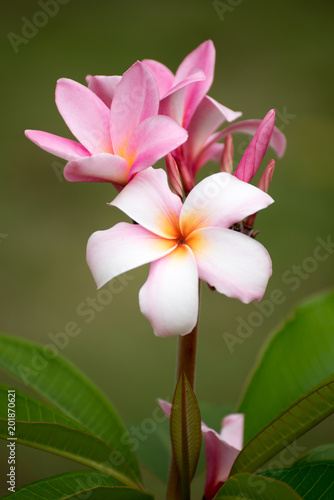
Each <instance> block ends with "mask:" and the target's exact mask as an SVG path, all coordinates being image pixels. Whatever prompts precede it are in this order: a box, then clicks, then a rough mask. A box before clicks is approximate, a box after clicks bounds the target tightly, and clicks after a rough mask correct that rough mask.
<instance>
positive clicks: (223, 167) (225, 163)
mask: <svg viewBox="0 0 334 500" xmlns="http://www.w3.org/2000/svg"><path fill="white" fill-rule="evenodd" d="M220 171H221V172H227V173H228V174H232V171H233V139H232V136H231V134H228V135H227V136H226V139H225V145H224V149H223V154H222V159H221V163H220Z"/></svg>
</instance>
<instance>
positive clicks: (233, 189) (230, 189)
mask: <svg viewBox="0 0 334 500" xmlns="http://www.w3.org/2000/svg"><path fill="white" fill-rule="evenodd" d="M273 201H274V200H273V199H272V198H271V197H270V196H269V195H268V194H266V193H264V192H263V191H261V190H260V189H258V188H256V187H255V186H252V185H251V184H248V183H246V182H242V181H240V180H239V179H237V178H236V177H234V176H233V175H231V174H228V173H226V172H221V173H218V174H213V175H210V176H209V177H206V178H205V179H204V180H203V181H201V182H200V183H199V184H197V185H196V186H195V187H194V189H193V190H192V191H191V192H190V193H189V195H188V197H187V199H186V201H185V202H184V205H183V208H182V211H181V216H180V226H181V229H182V232H183V234H186V235H188V234H190V233H191V231H194V230H195V229H198V228H200V227H209V226H210V227H217V226H218V227H225V228H228V227H230V226H231V225H232V224H234V223H235V222H240V221H242V220H243V219H244V218H245V217H246V216H247V215H250V214H253V213H255V212H257V211H258V210H262V209H263V208H266V207H267V206H268V205H270V204H271V203H273Z"/></svg>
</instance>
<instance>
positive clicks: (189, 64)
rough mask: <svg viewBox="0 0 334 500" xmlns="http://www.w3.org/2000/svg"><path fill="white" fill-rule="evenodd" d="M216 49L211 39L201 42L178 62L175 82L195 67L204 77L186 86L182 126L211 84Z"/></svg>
mask: <svg viewBox="0 0 334 500" xmlns="http://www.w3.org/2000/svg"><path fill="white" fill-rule="evenodd" d="M215 57H216V51H215V47H214V45H213V43H212V41H211V40H208V41H206V42H204V43H202V44H201V45H200V46H199V47H197V48H196V49H195V50H193V51H192V52H191V53H190V54H189V55H188V56H187V57H186V58H185V59H184V60H183V61H182V63H181V64H180V66H179V68H178V70H177V72H176V75H175V82H174V83H175V84H177V83H179V82H181V81H182V80H184V79H185V78H187V77H188V76H189V75H190V74H191V73H192V72H193V71H194V70H195V69H196V70H198V69H201V70H202V71H203V72H204V74H205V76H206V79H205V80H204V81H203V82H196V83H192V84H190V85H188V86H187V87H186V95H185V108H184V109H185V112H184V122H183V125H184V127H186V128H187V126H188V124H189V122H190V119H191V117H192V115H193V114H194V111H195V109H196V108H197V106H198V105H199V103H200V102H201V100H202V99H203V97H204V96H205V94H206V93H207V92H208V90H209V88H210V87H211V85H212V81H213V74H214V67H215Z"/></svg>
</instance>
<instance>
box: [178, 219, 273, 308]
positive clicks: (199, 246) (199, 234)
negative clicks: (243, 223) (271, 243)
mask: <svg viewBox="0 0 334 500" xmlns="http://www.w3.org/2000/svg"><path fill="white" fill-rule="evenodd" d="M186 243H187V245H188V246H189V247H190V248H191V250H192V252H193V254H194V256H195V259H196V262H197V266H198V271H199V277H200V278H201V279H202V280H204V281H206V282H207V283H208V284H209V285H210V286H213V287H214V288H215V289H216V290H217V291H218V292H219V293H223V294H224V295H227V296H228V297H233V298H236V299H239V300H241V301H242V302H244V303H245V304H248V303H249V302H251V301H253V300H257V301H259V300H261V299H262V297H263V294H264V292H265V290H266V286H267V283H268V280H269V278H270V276H271V271H272V268H271V259H270V256H269V254H268V252H267V250H266V249H265V248H264V246H262V245H261V243H259V242H258V241H255V240H254V239H253V238H250V237H249V236H246V235H244V234H242V233H238V232H237V231H233V230H231V229H222V228H215V227H208V228H204V229H199V230H198V231H195V232H194V233H192V234H191V235H190V236H189V237H188V238H187V240H186Z"/></svg>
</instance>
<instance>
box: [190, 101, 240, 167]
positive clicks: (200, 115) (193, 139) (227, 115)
mask: <svg viewBox="0 0 334 500" xmlns="http://www.w3.org/2000/svg"><path fill="white" fill-rule="evenodd" d="M241 114H242V113H241V112H240V111H232V110H231V109H228V108H226V107H225V106H223V105H222V104H219V103H218V102H217V101H215V100H214V99H212V98H211V97H208V96H205V97H204V99H202V101H201V102H200V104H199V105H198V107H197V109H196V111H195V113H194V115H193V117H192V119H191V122H190V123H189V126H188V129H187V130H188V133H189V139H188V141H187V142H186V144H185V145H184V147H183V150H184V152H185V160H186V163H187V164H190V163H192V162H193V161H194V160H195V158H196V157H197V156H198V154H199V153H200V151H201V149H202V148H203V145H205V141H206V140H207V139H208V137H209V136H210V135H211V134H212V133H213V132H214V131H215V130H216V129H217V128H218V127H219V126H220V125H221V124H222V123H224V121H225V120H227V121H233V120H236V119H237V118H239V116H241Z"/></svg>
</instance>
